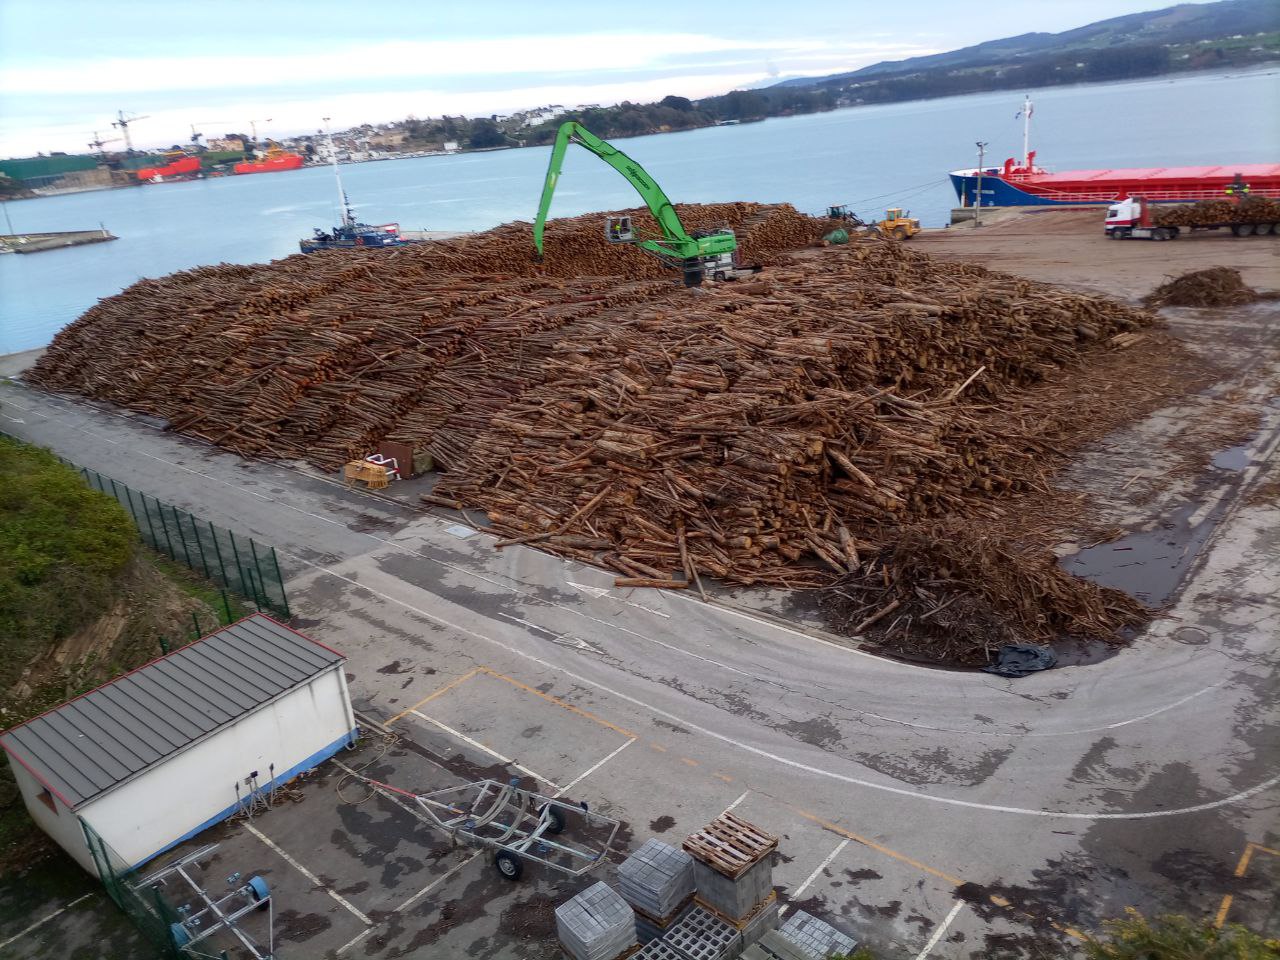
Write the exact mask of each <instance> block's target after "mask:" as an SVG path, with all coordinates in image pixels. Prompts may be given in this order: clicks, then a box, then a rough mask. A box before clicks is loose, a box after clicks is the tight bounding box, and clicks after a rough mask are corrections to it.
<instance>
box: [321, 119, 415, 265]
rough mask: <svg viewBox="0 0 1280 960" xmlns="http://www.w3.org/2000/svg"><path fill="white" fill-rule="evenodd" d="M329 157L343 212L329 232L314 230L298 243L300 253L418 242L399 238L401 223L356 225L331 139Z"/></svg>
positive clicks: (393, 245) (403, 244)
mask: <svg viewBox="0 0 1280 960" xmlns="http://www.w3.org/2000/svg"><path fill="white" fill-rule="evenodd" d="M329 155H330V156H331V157H332V158H333V178H334V180H336V181H337V183H338V204H339V208H340V209H341V210H342V223H340V224H338V226H336V227H334V228H333V229H332V230H328V231H327V230H321V229H320V228H318V227H317V228H316V230H315V235H314V236H312V237H310V238H308V239H305V240H299V241H298V248H299V249H300V250H301V251H302V252H303V253H315V252H316V251H317V250H349V249H351V248H353V247H404V246H408V245H409V244H412V243H419V242H420V241H418V240H408V239H406V238H404V237H403V236H401V235H400V224H398V223H381V224H377V225H372V224H368V223H357V222H356V216H355V214H354V213H352V212H351V201H350V200H348V199H347V191H346V190H344V189H342V178H341V177H340V176H338V155H337V153H335V152H334V149H333V140H332V138H331V139H330V140H329Z"/></svg>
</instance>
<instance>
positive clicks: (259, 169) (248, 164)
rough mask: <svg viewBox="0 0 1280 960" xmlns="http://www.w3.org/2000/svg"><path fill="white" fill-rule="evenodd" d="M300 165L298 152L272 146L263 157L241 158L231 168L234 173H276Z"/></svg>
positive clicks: (300, 160)
mask: <svg viewBox="0 0 1280 960" xmlns="http://www.w3.org/2000/svg"><path fill="white" fill-rule="evenodd" d="M301 166H302V157H301V156H300V155H299V154H296V153H287V152H286V151H284V150H281V149H280V148H279V147H272V148H271V149H270V150H268V151H267V155H266V156H265V157H264V158H263V159H261V160H242V161H241V162H240V163H237V164H236V165H235V166H234V167H233V168H232V169H233V170H235V172H236V173H278V172H280V171H281V170H297V169H298V168H300V167H301Z"/></svg>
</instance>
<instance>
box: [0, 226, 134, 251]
mask: <svg viewBox="0 0 1280 960" xmlns="http://www.w3.org/2000/svg"><path fill="white" fill-rule="evenodd" d="M116 239H119V238H118V237H116V235H115V234H113V233H111V232H110V231H109V230H107V229H106V228H105V227H101V228H99V229H97V230H64V231H61V232H58V233H5V234H0V253H43V252H44V251H45V250H60V249H61V248H63V247H79V246H83V245H84V244H86V243H106V242H107V241H108V240H116Z"/></svg>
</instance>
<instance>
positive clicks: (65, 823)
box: [9, 755, 98, 877]
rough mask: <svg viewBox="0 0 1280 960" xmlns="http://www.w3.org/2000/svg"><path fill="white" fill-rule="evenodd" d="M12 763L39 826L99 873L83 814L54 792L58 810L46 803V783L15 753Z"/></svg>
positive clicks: (54, 804)
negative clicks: (15, 758)
mask: <svg viewBox="0 0 1280 960" xmlns="http://www.w3.org/2000/svg"><path fill="white" fill-rule="evenodd" d="M9 766H10V768H12V770H13V779H14V780H16V781H17V782H18V790H19V791H20V792H21V793H22V802H23V803H25V804H26V806H27V812H28V813H29V814H31V819H32V820H34V821H35V822H36V826H38V827H39V828H40V829H41V830H43V831H44V832H45V833H47V834H48V835H49V836H51V837H52V838H53V840H54V842H55V843H56V844H57V845H58V846H60V847H61V848H62V849H63V850H65V851H67V853H69V854H71V856H72V857H73V858H74V859H75V861H76V862H77V863H78V864H80V866H82V867H84V868H85V869H86V870H88V871H89V872H90V873H91V874H93V875H94V876H95V877H96V876H97V875H98V871H97V868H96V867H94V865H93V856H92V854H90V853H89V848H88V847H87V846H86V845H85V839H84V831H83V830H82V829H81V827H80V818H79V817H77V816H76V815H75V814H74V813H72V812H71V810H70V808H68V807H67V806H66V804H64V803H63V802H62V801H61V800H59V799H58V798H57V797H54V796H53V795H52V794H50V795H49V799H50V800H51V801H52V802H53V806H54V810H56V811H57V812H56V813H55V812H54V810H50V809H49V808H48V807H47V806H45V804H44V802H43V801H42V800H41V799H40V795H41V794H42V793H44V792H45V789H44V787H43V786H41V785H40V783H39V781H37V780H36V778H35V777H33V776H32V775H31V774H30V773H28V772H27V769H26V767H24V766H22V764H20V763H18V762H17V761H16V760H14V759H13V756H12V755H9Z"/></svg>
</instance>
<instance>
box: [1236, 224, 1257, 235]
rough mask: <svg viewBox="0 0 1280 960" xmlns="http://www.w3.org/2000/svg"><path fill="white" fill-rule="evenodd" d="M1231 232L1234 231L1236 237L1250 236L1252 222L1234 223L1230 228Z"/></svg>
mask: <svg viewBox="0 0 1280 960" xmlns="http://www.w3.org/2000/svg"><path fill="white" fill-rule="evenodd" d="M1231 232H1232V233H1234V234H1235V235H1236V236H1237V237H1248V236H1252V234H1253V224H1252V223H1237V224H1235V225H1234V226H1232V228H1231Z"/></svg>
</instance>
